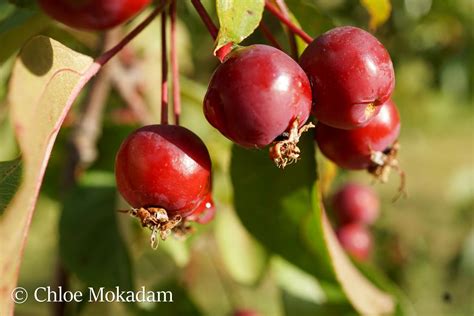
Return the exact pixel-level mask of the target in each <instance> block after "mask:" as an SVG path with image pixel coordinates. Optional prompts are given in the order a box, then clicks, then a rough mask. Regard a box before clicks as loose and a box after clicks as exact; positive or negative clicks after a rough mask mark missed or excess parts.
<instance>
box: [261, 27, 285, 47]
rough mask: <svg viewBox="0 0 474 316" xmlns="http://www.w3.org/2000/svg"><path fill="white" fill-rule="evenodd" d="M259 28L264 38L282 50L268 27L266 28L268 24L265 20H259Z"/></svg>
mask: <svg viewBox="0 0 474 316" xmlns="http://www.w3.org/2000/svg"><path fill="white" fill-rule="evenodd" d="M259 28H260V31H262V33H263V36H265V38H266V39H267V40H268V41H269V42H270V43H271V44H272V45H273V46H274V47H276V48H278V49H279V50H282V48H281V46H280V44H279V43H278V41H277V40H276V38H275V36H273V34H272V32H271V31H270V29H269V28H268V26H267V25H266V24H265V22H263V20H262V21H260V25H259Z"/></svg>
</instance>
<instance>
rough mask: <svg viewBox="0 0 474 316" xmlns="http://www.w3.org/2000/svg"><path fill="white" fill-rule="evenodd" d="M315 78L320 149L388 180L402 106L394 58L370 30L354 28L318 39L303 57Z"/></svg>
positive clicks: (341, 163)
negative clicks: (398, 104)
mask: <svg viewBox="0 0 474 316" xmlns="http://www.w3.org/2000/svg"><path fill="white" fill-rule="evenodd" d="M300 64H301V67H302V68H303V69H304V70H305V72H306V74H307V75H308V77H309V80H310V82H311V88H312V93H313V109H312V113H313V114H314V116H315V117H316V118H317V119H318V125H317V127H316V131H315V139H316V142H317V143H318V146H319V149H320V150H321V152H322V153H323V154H324V155H325V156H326V157H327V158H329V159H330V160H332V161H333V162H335V163H336V164H337V165H338V166H340V167H342V168H346V169H367V170H369V171H370V172H371V173H372V174H374V175H375V176H376V177H377V178H378V179H380V180H382V181H386V177H387V175H388V171H389V170H390V169H391V168H395V169H397V170H398V161H397V159H396V153H397V150H398V144H397V143H396V140H397V138H398V135H399V132H400V117H399V114H398V110H397V108H396V106H395V104H394V103H393V101H391V99H390V97H391V95H392V92H393V89H394V86H395V75H394V70H393V65H392V61H391V59H390V56H389V54H388V52H387V50H386V49H385V48H384V46H383V45H382V44H381V43H380V42H379V41H378V40H377V39H376V38H375V37H374V36H372V35H371V34H369V33H367V32H366V31H364V30H361V29H359V28H356V27H352V26H344V27H337V28H334V29H332V30H330V31H328V32H326V33H324V34H322V35H321V36H319V37H318V38H316V39H315V40H314V41H313V42H312V43H311V44H310V45H309V46H308V47H307V48H306V49H305V51H304V52H303V54H302V56H301V60H300Z"/></svg>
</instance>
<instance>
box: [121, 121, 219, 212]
mask: <svg viewBox="0 0 474 316" xmlns="http://www.w3.org/2000/svg"><path fill="white" fill-rule="evenodd" d="M115 177H116V182H117V188H118V190H119V192H120V193H121V194H122V196H123V197H124V198H125V200H126V201H127V202H128V203H129V204H130V205H131V206H132V207H134V208H140V207H144V208H147V207H161V208H164V209H165V210H166V211H167V213H168V215H169V216H174V215H181V216H183V217H185V216H187V215H189V214H191V213H192V212H193V211H194V210H195V209H196V208H197V207H198V206H199V205H200V204H201V203H202V201H203V200H204V199H205V198H206V197H207V196H208V194H209V190H210V188H211V159H210V157H209V152H208V151H207V148H206V146H205V145H204V143H203V142H202V141H201V139H200V138H199V137H198V136H197V135H195V134H194V133H193V132H191V131H190V130H188V129H186V128H184V127H180V126H175V125H149V126H145V127H142V128H139V129H137V130H136V131H134V132H133V133H132V134H130V135H129V136H128V137H127V138H126V139H125V141H124V142H123V143H122V145H121V146H120V149H119V151H118V153H117V156H116V160H115Z"/></svg>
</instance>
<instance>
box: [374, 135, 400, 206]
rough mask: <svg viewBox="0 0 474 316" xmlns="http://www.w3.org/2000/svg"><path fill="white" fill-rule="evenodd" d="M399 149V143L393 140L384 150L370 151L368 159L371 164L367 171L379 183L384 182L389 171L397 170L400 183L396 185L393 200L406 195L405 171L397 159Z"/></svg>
mask: <svg viewBox="0 0 474 316" xmlns="http://www.w3.org/2000/svg"><path fill="white" fill-rule="evenodd" d="M399 151H400V143H399V142H398V141H395V142H394V143H393V145H392V146H390V147H389V148H387V149H386V150H385V151H383V152H381V151H372V153H371V157H370V159H371V160H372V165H371V166H369V168H367V171H368V172H369V173H370V174H371V175H373V176H374V178H375V180H377V181H380V182H381V183H386V182H387V181H388V178H389V176H390V172H391V171H392V169H393V170H395V171H397V172H398V175H399V176H400V185H399V187H398V191H397V194H396V195H395V196H394V198H393V201H396V200H398V199H399V198H400V197H402V196H403V197H406V196H407V193H406V190H405V189H406V188H405V185H406V179H405V178H406V177H405V172H404V171H403V170H402V169H401V168H400V164H399V161H398V152H399Z"/></svg>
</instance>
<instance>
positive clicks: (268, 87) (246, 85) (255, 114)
mask: <svg viewBox="0 0 474 316" xmlns="http://www.w3.org/2000/svg"><path fill="white" fill-rule="evenodd" d="M310 111H311V87H310V84H309V80H308V77H307V76H306V74H305V73H304V71H303V70H302V69H301V67H300V66H299V65H298V64H297V63H296V62H295V61H294V60H293V59H292V58H291V57H290V56H288V55H287V54H285V53H284V52H282V51H280V50H278V49H276V48H274V47H271V46H267V45H251V46H248V47H242V48H237V49H236V50H234V51H232V52H231V53H229V54H228V55H227V57H226V59H225V61H224V62H223V63H222V64H221V65H219V67H217V69H216V71H215V72H214V74H213V75H212V78H211V81H210V83H209V87H208V90H207V93H206V96H205V97H204V114H205V116H206V118H207V120H208V121H209V123H210V124H211V125H212V126H214V127H215V128H216V129H218V130H219V131H220V132H221V133H222V134H223V135H224V136H226V137H227V138H229V139H230V140H232V141H233V142H235V143H237V144H239V145H240V146H243V147H246V148H263V147H266V146H268V145H270V144H274V146H273V147H272V148H273V150H272V153H271V156H272V157H273V158H274V161H275V163H276V164H277V165H278V166H279V167H284V166H285V165H286V164H287V163H291V162H294V161H295V160H297V159H298V157H299V149H298V147H297V146H296V143H297V142H298V140H299V137H300V135H301V133H302V132H303V131H304V130H306V129H307V128H309V127H310V126H312V124H311V125H309V126H308V125H306V126H304V124H305V123H306V121H307V120H308V117H309V114H310ZM276 140H277V141H276ZM280 140H281V141H280Z"/></svg>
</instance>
